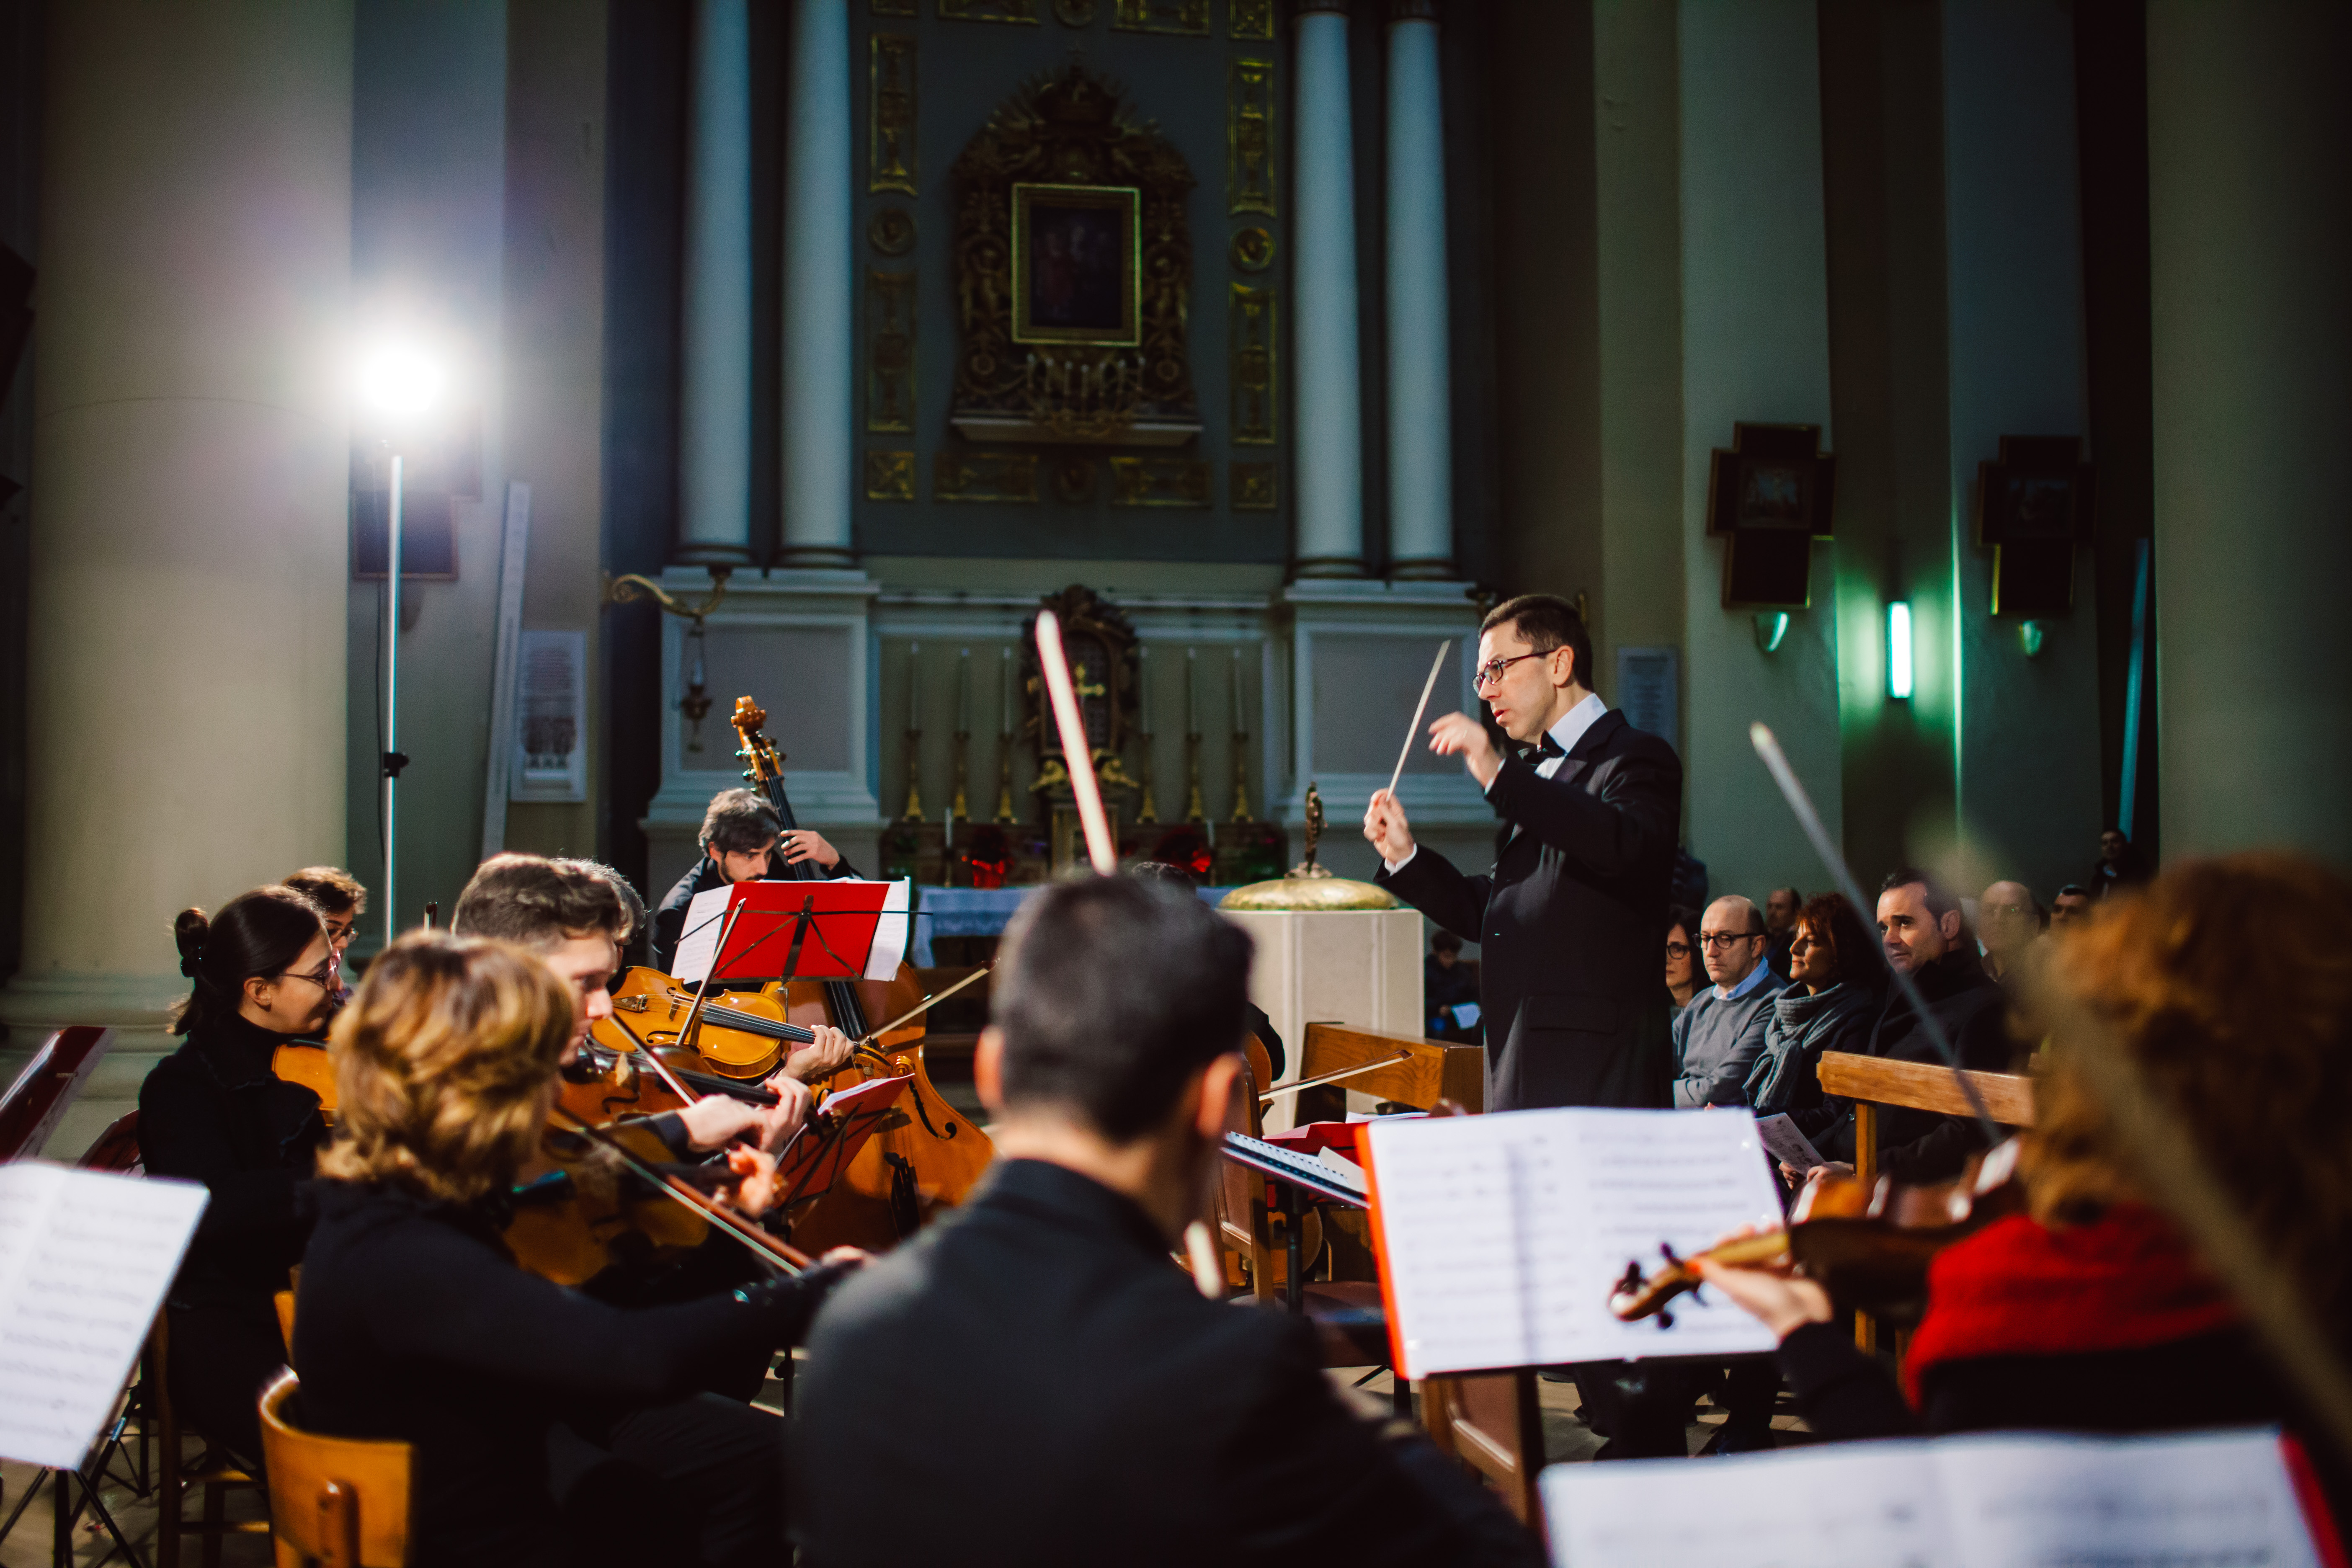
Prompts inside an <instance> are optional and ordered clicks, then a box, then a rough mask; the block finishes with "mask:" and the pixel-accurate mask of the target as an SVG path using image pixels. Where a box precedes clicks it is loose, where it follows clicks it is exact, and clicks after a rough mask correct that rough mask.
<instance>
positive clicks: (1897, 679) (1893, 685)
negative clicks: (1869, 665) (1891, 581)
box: [1886, 599, 1911, 701]
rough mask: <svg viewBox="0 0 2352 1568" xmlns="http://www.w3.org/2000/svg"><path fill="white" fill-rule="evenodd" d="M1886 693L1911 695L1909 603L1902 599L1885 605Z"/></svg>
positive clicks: (1906, 698) (1906, 696) (1901, 695)
mask: <svg viewBox="0 0 2352 1568" xmlns="http://www.w3.org/2000/svg"><path fill="white" fill-rule="evenodd" d="M1886 695H1887V696H1889V697H1893V698H1896V699H1899V700H1905V701H1908V700H1910V697H1911V605H1910V603H1909V601H1907V600H1904V599H1897V600H1895V602H1894V603H1893V604H1890V605H1887V606H1886Z"/></svg>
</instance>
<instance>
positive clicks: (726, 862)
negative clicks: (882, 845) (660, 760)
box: [650, 789, 857, 974]
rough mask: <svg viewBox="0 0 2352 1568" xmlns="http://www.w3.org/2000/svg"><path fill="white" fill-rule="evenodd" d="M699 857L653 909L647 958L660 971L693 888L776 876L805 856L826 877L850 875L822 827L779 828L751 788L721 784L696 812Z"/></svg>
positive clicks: (670, 959) (673, 954) (672, 951)
mask: <svg viewBox="0 0 2352 1568" xmlns="http://www.w3.org/2000/svg"><path fill="white" fill-rule="evenodd" d="M701 844H702V858H701V859H699V860H698V861H696V862H695V864H694V869H693V870H691V871H688V873H687V874H686V875H685V876H683V877H680V878H679V879H677V886H676V887H674V888H672V889H670V890H669V894H668V896H667V897H666V898H664V899H663V900H662V901H661V908H659V909H658V910H655V911H654V924H653V936H652V938H651V942H650V962H651V963H652V964H653V966H654V967H655V968H656V969H658V970H660V971H661V972H662V973H664V974H667V973H669V972H670V969H669V966H670V964H671V963H674V962H676V960H677V944H678V941H679V939H680V938H681V937H682V936H684V934H685V932H686V910H687V906H688V905H689V904H691V903H693V902H694V896H695V895H696V894H697V893H707V892H709V890H710V889H713V888H723V887H726V886H727V885H728V884H730V883H731V882H756V881H758V880H760V879H762V878H766V877H781V876H782V875H784V868H786V867H788V866H793V865H797V864H799V863H800V862H802V861H803V860H805V861H808V862H810V863H811V864H813V865H814V866H815V867H816V868H817V869H818V870H820V871H822V872H824V874H825V875H826V876H827V877H855V876H856V875H857V873H856V871H855V870H852V869H851V868H850V865H849V862H848V861H846V860H845V859H843V858H842V856H841V851H840V850H838V849H835V847H833V846H832V845H831V844H830V843H828V842H826V840H825V837H824V834H822V833H814V832H811V831H810V830H809V829H807V828H805V827H803V828H795V829H794V830H793V831H792V832H790V833H786V832H784V831H783V829H782V826H780V825H779V824H778V823H777V821H776V814H775V813H774V812H772V811H770V810H769V809H768V803H767V802H766V801H765V800H764V799H762V798H761V795H760V794H759V792H758V791H756V790H748V789H723V790H720V791H719V793H718V794H717V795H712V796H711V797H710V806H709V810H707V811H705V812H704V813H703V814H702V837H701Z"/></svg>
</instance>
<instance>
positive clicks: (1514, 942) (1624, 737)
mask: <svg viewBox="0 0 2352 1568" xmlns="http://www.w3.org/2000/svg"><path fill="white" fill-rule="evenodd" d="M1478 660H1479V662H1478V668H1477V671H1476V674H1475V679H1474V685H1475V689H1476V690H1477V691H1478V693H1479V694H1480V695H1481V696H1482V697H1483V698H1484V699H1485V700H1486V705H1487V707H1488V708H1489V709H1490V710H1492V713H1493V717H1494V721H1495V723H1496V725H1498V726H1499V727H1500V728H1501V729H1502V731H1503V732H1504V734H1505V735H1507V737H1509V739H1510V741H1511V742H1512V745H1511V747H1510V748H1509V753H1508V754H1507V753H1506V752H1505V751H1504V750H1502V749H1498V748H1497V747H1496V744H1495V743H1494V741H1493V740H1492V738H1491V737H1490V736H1489V735H1488V734H1487V732H1486V726H1485V725H1484V724H1483V723H1481V722H1480V721H1478V720H1476V719H1474V718H1472V717H1471V716H1470V715H1469V714H1466V713H1449V714H1447V715H1446V716H1445V717H1444V718H1442V719H1440V720H1438V721H1436V722H1435V723H1433V724H1432V725H1431V726H1430V727H1429V734H1430V750H1431V751H1433V752H1436V753H1438V754H1439V755H1440V756H1458V757H1460V758H1461V759H1462V761H1463V763H1464V764H1465V766H1466V767H1467V768H1468V769H1469V771H1470V776H1471V777H1472V778H1473V779H1475V780H1476V781H1477V783H1478V784H1479V786H1480V787H1481V788H1482V789H1484V790H1485V791H1486V799H1487V801H1488V802H1489V803H1490V804H1491V805H1493V806H1494V808H1495V815H1496V816H1497V817H1499V818H1501V821H1502V827H1501V831H1500V834H1499V836H1498V839H1497V847H1496V858H1495V865H1494V868H1493V869H1492V870H1491V871H1489V872H1488V873H1487V874H1486V875H1485V876H1475V877H1474V876H1468V875H1465V873H1463V872H1462V871H1460V870H1458V869H1456V868H1454V865H1453V864H1452V863H1451V862H1449V861H1448V860H1447V859H1446V858H1444V856H1442V855H1440V854H1438V853H1437V852H1436V851H1434V850H1433V849H1429V848H1426V847H1421V846H1418V845H1416V844H1415V842H1414V840H1413V837H1412V826H1410V825H1409V824H1408V823H1407V821H1406V820H1405V814H1404V810H1403V808H1402V806H1400V805H1398V804H1397V801H1396V798H1395V796H1393V795H1391V794H1390V793H1389V792H1388V791H1386V790H1381V791H1380V792H1378V793H1377V794H1375V795H1373V796H1372V800H1371V805H1370V806H1369V807H1368V808H1367V809H1366V811H1365V813H1364V837H1366V838H1368V839H1370V841H1371V843H1372V846H1373V847H1374V848H1376V849H1378V850H1379V851H1380V854H1381V871H1380V873H1379V875H1378V877H1377V879H1376V880H1378V881H1380V882H1381V884H1382V885H1383V886H1385V887H1387V888H1388V889H1389V890H1390V891H1391V892H1393V893H1395V894H1396V895H1397V897H1399V898H1401V899H1402V900H1405V901H1406V902H1407V903H1409V904H1412V906H1413V907H1414V908H1416V909H1418V910H1421V911H1422V912H1423V913H1424V914H1426V915H1428V916H1429V917H1430V918H1431V919H1432V920H1434V921H1436V922H1437V923H1438V924H1439V925H1441V926H1443V927H1444V928H1445V929H1446V930H1448V931H1453V932H1454V934H1456V935H1457V936H1460V937H1462V938H1464V939H1465V940H1466V941H1474V942H1477V943H1478V944H1479V957H1480V963H1479V991H1480V996H1479V1004H1480V1010H1481V1014H1482V1016H1483V1018H1484V1021H1485V1025H1486V1109H1487V1110H1524V1109H1527V1108H1528V1107H1532V1106H1550V1105H1612V1106H1636V1107H1653V1108H1654V1107H1662V1106H1664V1105H1665V1104H1666V1103H1667V1086H1668V1084H1669V1082H1670V1081H1671V1079H1672V1077H1673V1070H1674V1069H1673V1058H1672V1051H1671V1047H1670V1046H1669V1044H1668V1041H1667V1037H1666V1009H1665V1002H1664V996H1663V994H1661V993H1660V990H1659V987H1658V982H1657V973H1658V952H1657V935H1658V932H1660V931H1663V930H1664V929H1665V918H1666V896H1667V889H1668V885H1669V883H1670V881H1671V880H1672V878H1673V873H1674V863H1675V832H1676V829H1677V827H1678V826H1679V825H1680V823H1681V820H1682V788H1683V770H1682V763H1681V761H1680V760H1679V759H1678V758H1676V757H1675V752H1674V748H1673V747H1672V746H1670V745H1668V744H1667V743H1666V742H1664V741H1662V740H1660V739H1659V738H1658V737H1657V736H1655V735H1650V734H1645V733H1643V731H1639V730H1636V729H1634V728H1633V726H1632V725H1630V724H1628V723H1626V722H1625V718H1624V715H1623V714H1622V713H1615V712H1612V711H1611V710H1610V709H1609V705H1608V704H1607V703H1605V702H1603V701H1601V699H1600V697H1599V696H1598V695H1597V694H1596V693H1595V692H1594V691H1593V689H1592V669H1591V660H1592V640H1591V637H1589V636H1587V635H1586V633H1585V629H1584V622H1583V619H1582V617H1580V616H1578V615H1577V613H1576V609H1575V606H1573V605H1570V604H1569V603H1568V602H1567V601H1565V600H1562V599H1557V598H1554V597H1552V596H1550V595H1544V594H1530V595H1524V596H1522V597H1519V598H1516V599H1511V600H1508V601H1507V602H1505V603H1504V604H1501V605H1496V608H1495V610H1494V611H1493V613H1491V614H1490V615H1488V616H1487V617H1486V624H1485V625H1484V626H1482V627H1481V628H1480V631H1479V636H1478Z"/></svg>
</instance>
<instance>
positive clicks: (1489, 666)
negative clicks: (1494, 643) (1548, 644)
mask: <svg viewBox="0 0 2352 1568" xmlns="http://www.w3.org/2000/svg"><path fill="white" fill-rule="evenodd" d="M1542 657H1543V655H1542V654H1540V653H1515V654H1513V655H1512V656H1511V657H1510V658H1490V659H1488V660H1487V661H1486V663H1484V664H1482V665H1480V666H1479V667H1478V668H1477V670H1476V672H1475V674H1473V675H1472V676H1471V677H1470V686H1471V689H1473V690H1475V691H1484V690H1485V689H1486V688H1488V687H1489V686H1492V685H1494V684H1496V682H1497V681H1499V680H1501V679H1503V671H1505V670H1507V669H1508V668H1511V666H1513V665H1515V664H1517V663H1518V662H1519V660H1521V659H1523V658H1542Z"/></svg>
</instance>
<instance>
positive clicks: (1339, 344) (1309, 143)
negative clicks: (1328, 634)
mask: <svg viewBox="0 0 2352 1568" xmlns="http://www.w3.org/2000/svg"><path fill="white" fill-rule="evenodd" d="M1298 13H1299V14H1298V48H1297V72H1298V82H1297V91H1296V92H1295V93H1294V94H1293V101H1294V102H1295V104H1296V110H1295V114H1296V117H1297V132H1296V135H1297V143H1296V146H1295V147H1294V149H1293V155H1292V158H1291V166H1292V168H1293V170H1294V172H1295V177H1296V180H1297V213H1298V216H1297V222H1296V224H1295V226H1294V227H1293V229H1292V234H1293V238H1292V242H1291V243H1292V247H1293V250H1292V261H1291V293H1292V295H1293V297H1294V298H1295V299H1296V300H1297V307H1296V309H1294V310H1292V311H1291V320H1292V321H1294V322H1295V323H1296V325H1295V326H1294V328H1293V329H1292V331H1293V332H1294V334H1295V336H1294V343H1295V349H1294V353H1293V357H1294V359H1295V360H1296V362H1297V367H1298V374H1297V410H1298V420H1297V423H1298V459H1297V461H1298V542H1297V574H1298V575H1300V576H1302V577H1357V576H1361V575H1362V574H1363V570H1364V461H1363V458H1364V454H1363V427H1362V418H1363V408H1362V402H1363V389H1362V383H1361V381H1360V375H1359V371H1358V362H1357V342H1356V159H1355V150H1354V145H1353V142H1352V136H1353V132H1352V129H1351V124H1352V116H1351V114H1350V112H1349V101H1348V10H1347V4H1346V0H1299V5H1298Z"/></svg>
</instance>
